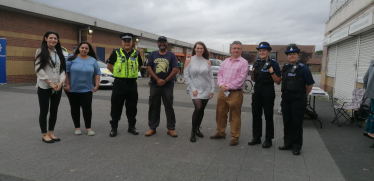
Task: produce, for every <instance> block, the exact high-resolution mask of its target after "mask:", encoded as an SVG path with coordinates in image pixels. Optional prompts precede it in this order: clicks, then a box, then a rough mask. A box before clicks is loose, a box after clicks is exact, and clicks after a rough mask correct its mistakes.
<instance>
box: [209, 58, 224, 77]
mask: <svg viewBox="0 0 374 181" xmlns="http://www.w3.org/2000/svg"><path fill="white" fill-rule="evenodd" d="M209 60H210V63H211V65H212V72H213V75H217V74H218V71H219V68H220V67H221V60H217V59H212V58H211V59H209Z"/></svg>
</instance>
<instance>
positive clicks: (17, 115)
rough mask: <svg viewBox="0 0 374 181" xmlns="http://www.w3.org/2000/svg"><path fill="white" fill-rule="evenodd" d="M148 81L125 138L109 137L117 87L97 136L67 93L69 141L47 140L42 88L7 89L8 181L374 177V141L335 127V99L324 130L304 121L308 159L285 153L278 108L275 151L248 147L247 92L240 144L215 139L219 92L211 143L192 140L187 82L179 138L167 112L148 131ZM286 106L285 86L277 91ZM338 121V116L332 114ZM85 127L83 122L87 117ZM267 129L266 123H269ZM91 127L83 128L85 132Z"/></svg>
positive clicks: (61, 133)
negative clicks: (75, 115) (78, 129)
mask: <svg viewBox="0 0 374 181" xmlns="http://www.w3.org/2000/svg"><path fill="white" fill-rule="evenodd" d="M147 82H148V79H146V78H143V79H139V81H138V92H139V102H138V115H137V125H136V127H137V129H138V130H139V132H140V135H138V136H134V135H131V134H129V133H127V132H126V130H127V121H126V117H125V115H123V117H122V120H121V121H120V125H119V134H118V135H117V137H115V138H111V137H109V132H110V125H109V122H108V121H109V120H110V115H109V113H110V96H111V89H110V88H100V90H99V91H98V92H96V93H94V97H93V105H92V108H93V118H92V129H93V130H94V131H95V133H96V135H95V136H88V135H86V134H83V135H79V136H78V135H75V134H74V125H73V121H72V119H71V116H70V106H69V102H68V99H67V97H66V95H65V93H63V94H62V95H63V96H62V98H61V103H60V107H59V112H58V119H57V124H56V128H55V134H56V136H58V137H59V138H60V139H61V140H62V141H61V142H57V143H53V144H46V143H44V142H42V141H41V133H40V128H39V124H38V116H39V106H38V98H37V94H36V88H35V84H23V85H2V86H0V116H1V118H0V120H1V121H0V145H1V148H0V160H1V161H0V180H373V179H372V178H374V175H373V173H374V172H373V171H374V165H373V160H374V159H373V153H374V149H372V148H369V146H370V145H371V144H372V143H373V141H372V140H369V139H368V138H365V137H363V136H362V132H363V129H362V128H358V127H357V126H356V125H351V124H349V123H348V124H345V125H344V126H343V127H337V125H336V124H332V123H330V122H331V120H332V119H333V115H332V114H333V110H332V108H331V106H330V104H329V102H327V101H325V100H317V101H316V104H317V107H316V110H317V113H318V114H319V119H320V120H321V121H322V123H323V126H324V127H323V129H320V128H319V123H318V122H317V121H314V120H305V121H304V146H303V149H302V152H301V155H300V156H294V155H292V152H291V151H280V150H278V146H280V145H282V144H283V139H282V138H283V123H282V117H281V116H280V115H277V114H276V113H277V110H278V107H277V106H275V108H274V109H275V111H274V123H275V139H274V140H273V147H271V148H270V149H263V148H261V145H256V146H248V144H247V142H248V141H249V140H250V139H251V138H252V136H251V135H252V131H251V130H252V128H251V127H252V114H251V95H250V94H245V95H244V102H243V109H242V134H241V137H240V140H239V145H237V146H234V147H233V146H229V142H230V131H229V128H227V130H226V132H227V133H228V137H227V139H226V140H210V139H209V136H210V135H213V134H214V133H215V128H216V124H215V107H216V98H217V97H216V95H217V92H218V88H216V93H215V96H214V98H213V99H211V100H210V101H209V103H208V106H207V108H206V111H205V116H204V120H203V122H202V132H203V133H204V135H205V137H204V138H197V142H196V143H191V142H190V141H189V137H190V131H191V117H192V116H191V115H192V112H193V104H192V101H191V100H190V97H189V95H188V94H186V85H184V84H176V85H175V89H174V97H175V99H174V109H175V113H176V117H177V123H176V130H175V131H176V133H177V134H178V137H177V138H172V137H170V136H168V135H167V134H166V131H167V129H166V120H165V119H166V117H165V113H164V109H163V108H162V109H161V124H160V126H159V128H158V129H157V134H155V135H153V136H151V137H145V136H144V133H145V132H146V131H148V129H149V127H148V122H147V113H148V107H149V106H148V97H149V86H148V84H147ZM276 94H277V98H276V101H275V105H279V103H280V102H279V101H280V87H279V86H276ZM331 116H332V117H331ZM81 121H82V123H83V118H81ZM263 125H265V123H264V124H263ZM82 129H83V127H82Z"/></svg>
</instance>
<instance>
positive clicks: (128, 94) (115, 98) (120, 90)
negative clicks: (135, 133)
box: [110, 78, 138, 127]
mask: <svg viewBox="0 0 374 181" xmlns="http://www.w3.org/2000/svg"><path fill="white" fill-rule="evenodd" d="M111 102H112V107H111V110H110V116H111V117H112V121H113V124H115V126H114V127H117V126H118V121H119V120H121V115H122V110H123V105H125V106H126V116H127V120H128V123H129V127H134V126H135V124H136V114H137V112H138V109H137V105H138V84H137V83H136V81H127V82H126V81H123V80H120V79H117V78H116V79H115V80H114V84H113V90H112V98H111ZM112 126H113V125H112Z"/></svg>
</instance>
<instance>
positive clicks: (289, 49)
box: [284, 45, 300, 55]
mask: <svg viewBox="0 0 374 181" xmlns="http://www.w3.org/2000/svg"><path fill="white" fill-rule="evenodd" d="M284 53H285V54H286V55H288V54H289V53H300V49H299V47H297V46H296V45H292V46H288V47H287V49H286V51H285V52H284Z"/></svg>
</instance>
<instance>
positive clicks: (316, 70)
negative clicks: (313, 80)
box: [309, 65, 321, 73]
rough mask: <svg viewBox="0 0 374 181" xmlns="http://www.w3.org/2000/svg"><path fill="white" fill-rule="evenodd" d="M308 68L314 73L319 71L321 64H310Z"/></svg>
mask: <svg viewBox="0 0 374 181" xmlns="http://www.w3.org/2000/svg"><path fill="white" fill-rule="evenodd" d="M309 70H310V71H311V72H314V73H317V72H321V65H312V67H309Z"/></svg>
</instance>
